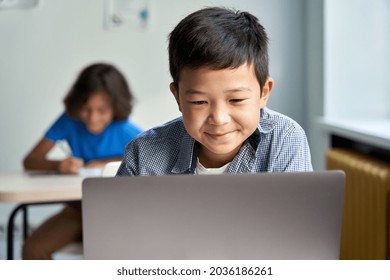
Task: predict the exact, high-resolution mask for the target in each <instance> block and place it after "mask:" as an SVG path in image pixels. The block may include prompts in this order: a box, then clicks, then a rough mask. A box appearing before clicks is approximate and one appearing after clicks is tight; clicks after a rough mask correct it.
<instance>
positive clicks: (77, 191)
mask: <svg viewBox="0 0 390 280" xmlns="http://www.w3.org/2000/svg"><path fill="white" fill-rule="evenodd" d="M84 178H85V176H80V175H55V174H39V173H28V172H24V171H15V172H7V173H2V174H0V202H18V203H35V202H50V201H53V202H54V201H67V200H79V199H81V185H82V181H83V180H84Z"/></svg>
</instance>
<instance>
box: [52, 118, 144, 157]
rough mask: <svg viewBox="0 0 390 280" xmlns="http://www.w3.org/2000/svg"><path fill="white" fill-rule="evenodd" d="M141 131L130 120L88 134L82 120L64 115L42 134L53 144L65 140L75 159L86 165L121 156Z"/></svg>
mask: <svg viewBox="0 0 390 280" xmlns="http://www.w3.org/2000/svg"><path fill="white" fill-rule="evenodd" d="M140 132H141V129H140V128H139V127H137V126H136V125H135V124H133V123H132V122H131V121H129V120H124V121H113V122H112V123H110V124H109V125H108V126H107V127H106V129H105V130H104V131H103V132H101V133H99V134H93V133H91V132H89V131H88V130H87V128H86V126H85V124H84V123H83V122H82V121H81V120H76V119H72V118H70V117H68V115H67V114H66V113H63V114H62V115H61V116H60V117H59V118H58V119H57V120H56V121H55V122H54V124H53V125H52V126H51V127H50V128H49V129H48V131H47V132H46V133H45V138H47V139H49V140H51V141H53V142H56V141H59V140H66V141H67V142H68V144H69V146H70V148H71V150H72V155H73V156H74V157H78V158H82V159H83V160H84V161H85V162H89V161H91V160H101V159H107V158H115V157H122V156H123V153H124V150H125V147H126V145H127V144H128V143H129V142H130V141H131V140H133V138H135V137H136V136H137V135H138V134H139V133H140Z"/></svg>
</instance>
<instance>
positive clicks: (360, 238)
mask: <svg viewBox="0 0 390 280" xmlns="http://www.w3.org/2000/svg"><path fill="white" fill-rule="evenodd" d="M326 167H327V169H342V170H344V171H345V173H346V188H345V200H344V210H343V224H342V233H341V244H340V258H341V259H349V260H350V259H352V260H353V259H355V260H356V259H358V260H374V259H386V254H387V253H389V252H387V250H388V249H387V247H388V244H387V243H388V242H389V240H388V239H389V236H390V233H389V232H388V230H389V229H388V225H387V223H388V221H387V219H388V214H387V212H388V211H387V197H388V195H389V193H390V164H389V163H386V162H382V161H379V160H377V159H375V158H373V157H371V156H368V155H365V154H361V153H358V152H355V151H351V150H348V149H341V148H333V149H330V150H328V151H327V153H326ZM389 228H390V227H389ZM389 248H390V247H389Z"/></svg>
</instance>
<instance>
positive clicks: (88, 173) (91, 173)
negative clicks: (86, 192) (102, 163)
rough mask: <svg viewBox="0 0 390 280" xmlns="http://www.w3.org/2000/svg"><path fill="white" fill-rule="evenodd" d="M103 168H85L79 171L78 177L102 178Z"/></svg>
mask: <svg viewBox="0 0 390 280" xmlns="http://www.w3.org/2000/svg"><path fill="white" fill-rule="evenodd" d="M102 171H103V168H85V167H82V168H80V169H79V175H80V176H85V177H100V176H102Z"/></svg>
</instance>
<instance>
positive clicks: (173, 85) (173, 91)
mask: <svg viewBox="0 0 390 280" xmlns="http://www.w3.org/2000/svg"><path fill="white" fill-rule="evenodd" d="M169 89H170V90H171V92H172V94H173V96H174V97H175V99H176V103H177V106H179V111H180V112H181V106H180V99H179V91H178V90H177V88H176V86H175V84H174V83H170V84H169Z"/></svg>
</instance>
